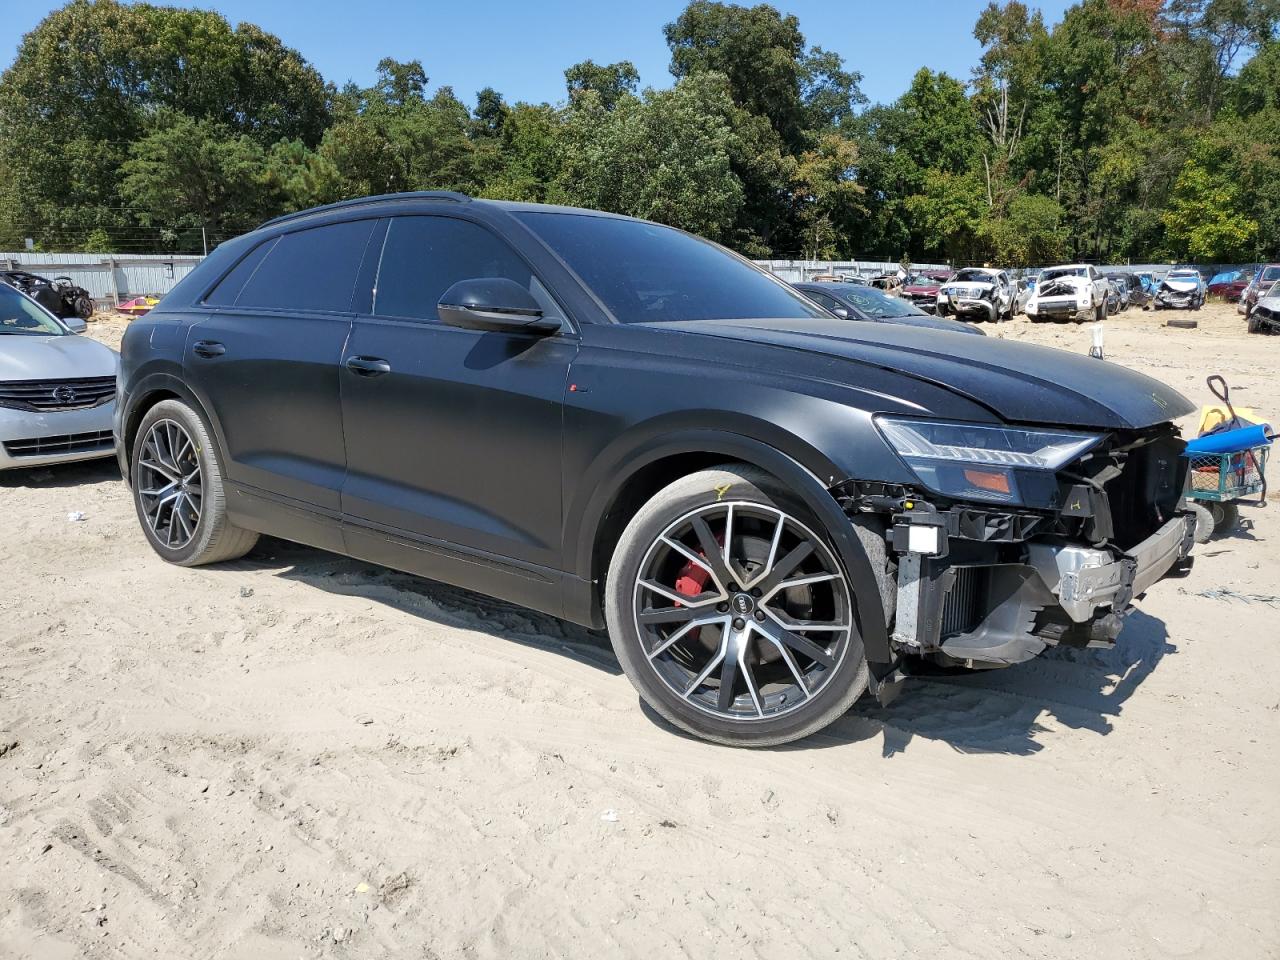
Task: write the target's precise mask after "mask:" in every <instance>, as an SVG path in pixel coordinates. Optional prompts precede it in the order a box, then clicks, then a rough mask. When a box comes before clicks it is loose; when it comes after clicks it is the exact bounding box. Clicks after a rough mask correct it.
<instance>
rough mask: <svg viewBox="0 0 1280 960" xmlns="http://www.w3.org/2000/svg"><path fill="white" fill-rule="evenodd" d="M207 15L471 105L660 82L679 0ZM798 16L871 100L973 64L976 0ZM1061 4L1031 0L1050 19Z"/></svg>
mask: <svg viewBox="0 0 1280 960" xmlns="http://www.w3.org/2000/svg"><path fill="white" fill-rule="evenodd" d="M169 2H170V3H173V4H175V5H177V6H190V7H203V8H208V9H215V10H217V11H219V12H220V13H222V14H223V16H225V17H226V18H227V19H228V20H230V21H231V22H232V23H239V22H241V21H245V20H248V21H251V22H254V23H257V24H258V25H259V26H261V27H263V28H264V29H266V30H269V31H271V32H272V33H274V34H276V35H278V36H279V37H281V38H282V39H283V40H284V42H285V43H287V44H288V45H289V46H292V47H295V48H296V49H298V50H299V51H301V52H302V54H303V56H305V57H306V58H307V59H308V60H310V61H311V62H312V63H313V64H314V65H315V66H316V68H317V69H319V70H320V72H321V73H322V74H323V75H324V77H325V79H326V80H332V81H334V82H335V83H337V84H338V85H341V84H342V83H343V82H345V81H346V80H354V81H356V82H357V83H359V84H361V85H368V84H369V83H370V82H371V81H372V79H373V74H374V69H375V67H376V65H377V63H378V61H379V60H380V59H381V58H382V57H385V56H391V57H395V58H396V59H398V60H412V59H415V58H416V59H419V60H421V61H422V62H423V64H424V66H425V67H426V70H427V74H428V75H429V76H430V77H431V84H432V87H433V88H434V87H435V86H438V85H442V84H449V85H451V86H452V87H453V88H454V91H455V92H456V93H457V94H458V96H460V97H461V98H462V99H463V100H465V101H467V102H468V103H470V102H473V100H474V97H475V93H476V91H477V90H479V89H480V88H481V87H484V86H493V87H496V88H497V89H498V90H499V91H501V92H502V94H503V95H504V96H505V97H506V98H507V99H508V100H509V101H513V102H514V101H516V100H530V101H542V100H550V101H556V100H560V99H562V98H563V97H564V75H563V74H564V69H565V67H568V66H570V65H571V64H573V63H576V62H578V61H579V60H585V59H587V58H591V59H593V60H595V61H596V62H597V63H610V62H613V61H615V60H631V61H632V62H633V63H635V65H636V67H637V68H638V69H639V71H640V81H641V84H642V85H652V86H667V85H668V84H669V83H670V82H671V76H670V74H669V73H668V72H667V64H668V62H669V59H670V58H669V54H668V50H667V46H666V43H665V42H664V40H663V37H662V27H663V25H664V24H666V23H668V22H669V21H671V20H674V19H675V18H676V17H677V16H679V14H680V11H681V10H682V9H683V7H684V6H685V2H684V0H637V2H630V3H616V2H615V3H608V2H603V3H602V2H596V3H588V2H582V0H579V2H570V0H533V2H529V0H468V2H463V3H459V2H456V0H452V2H447V3H445V2H437V0H357V2H352V0H203V2H187V0H169ZM61 5H62V4H61V3H59V2H51V0H0V7H3V8H5V9H4V15H3V17H2V18H0V64H3V65H4V66H8V64H9V63H10V62H11V61H12V59H13V56H14V53H15V52H16V49H17V46H18V43H19V42H20V40H21V38H22V34H24V33H26V32H27V31H28V30H30V29H32V28H33V27H35V26H36V24H38V23H39V22H40V20H41V19H42V18H43V17H44V16H45V14H47V13H48V12H49V11H50V10H54V9H56V8H57V7H59V6H61ZM773 5H774V6H776V7H778V8H779V9H780V10H782V11H784V12H786V13H793V14H795V15H796V16H797V17H798V18H799V19H800V28H801V30H802V31H803V32H804V34H805V37H806V39H807V40H808V41H809V43H810V44H817V45H819V46H821V47H824V48H826V49H828V50H834V51H835V52H837V53H839V54H840V55H841V56H843V57H844V59H845V63H846V64H848V65H849V66H851V67H853V68H854V69H856V70H859V71H861V73H862V74H863V77H864V79H863V83H862V89H863V91H864V92H865V93H866V94H867V96H868V97H870V99H871V101H872V102H873V103H875V102H879V101H882V102H888V101H891V100H893V99H895V98H896V97H898V96H899V95H900V94H901V93H902V92H903V91H904V90H905V89H906V88H907V85H908V84H909V83H910V82H911V76H912V74H914V73H915V72H916V70H918V69H919V68H920V67H922V66H927V67H930V68H932V69H934V70H945V71H947V72H948V73H951V74H953V75H955V76H957V77H960V78H961V79H965V80H967V79H968V78H969V70H970V68H971V67H972V66H973V64H974V63H975V62H976V61H977V58H978V52H979V50H978V44H977V42H976V41H975V40H974V39H973V24H974V21H975V20H976V19H977V16H978V13H979V11H981V10H982V8H983V7H985V6H986V0H896V2H894V0H890V2H887V3H886V2H885V0H844V2H839V0H774V4H773ZM1068 5H1069V4H1068V0H1042V2H1039V3H1035V2H1033V3H1032V6H1037V7H1039V8H1040V9H1041V10H1043V11H1044V14H1045V19H1046V20H1047V21H1048V22H1049V23H1055V22H1057V21H1058V20H1060V19H1061V17H1062V13H1063V11H1064V10H1065V9H1066V8H1067V6H1068Z"/></svg>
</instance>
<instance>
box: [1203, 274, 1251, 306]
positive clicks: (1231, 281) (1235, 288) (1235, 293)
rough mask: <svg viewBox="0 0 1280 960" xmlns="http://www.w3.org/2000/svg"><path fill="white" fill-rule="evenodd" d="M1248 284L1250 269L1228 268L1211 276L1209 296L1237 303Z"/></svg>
mask: <svg viewBox="0 0 1280 960" xmlns="http://www.w3.org/2000/svg"><path fill="white" fill-rule="evenodd" d="M1248 286H1249V271H1248V270H1227V271H1225V272H1223V273H1219V274H1215V275H1214V276H1212V277H1210V278H1209V296H1211V297H1221V298H1222V299H1223V300H1225V301H1227V303H1235V302H1236V301H1237V300H1239V299H1240V295H1241V294H1243V293H1244V291H1245V289H1246V288H1247V287H1248Z"/></svg>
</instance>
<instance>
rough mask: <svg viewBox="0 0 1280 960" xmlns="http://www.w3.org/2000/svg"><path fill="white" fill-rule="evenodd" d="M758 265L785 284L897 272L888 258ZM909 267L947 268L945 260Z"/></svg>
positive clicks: (801, 261)
mask: <svg viewBox="0 0 1280 960" xmlns="http://www.w3.org/2000/svg"><path fill="white" fill-rule="evenodd" d="M754 262H755V263H756V264H758V265H759V266H762V267H764V268H765V269H766V270H768V271H769V272H770V273H772V274H774V275H775V276H777V277H778V278H779V279H781V280H786V281H787V282H788V283H804V282H805V281H807V280H811V279H813V278H814V277H823V276H826V277H831V276H836V277H840V276H855V277H875V276H879V275H880V274H882V273H897V272H898V269H899V265H898V264H897V263H894V262H892V261H889V260H756V261H754ZM911 269H912V270H913V271H917V272H923V271H926V270H930V271H932V270H939V271H941V270H946V271H948V272H950V270H951V267H949V266H948V265H947V264H945V263H913V264H911Z"/></svg>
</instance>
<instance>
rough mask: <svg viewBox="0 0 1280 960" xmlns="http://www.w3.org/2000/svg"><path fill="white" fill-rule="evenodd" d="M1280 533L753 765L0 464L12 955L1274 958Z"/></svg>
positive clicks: (1214, 549) (1242, 535)
mask: <svg viewBox="0 0 1280 960" xmlns="http://www.w3.org/2000/svg"><path fill="white" fill-rule="evenodd" d="M1163 316H1164V315H1162V314H1161V315H1152V314H1145V315H1144V314H1141V313H1136V312H1133V311H1130V312H1129V313H1126V314H1123V315H1121V316H1120V317H1117V318H1114V319H1113V320H1111V321H1109V322H1108V324H1107V344H1106V346H1107V352H1108V355H1109V357H1110V358H1111V359H1113V360H1115V361H1117V362H1119V363H1122V364H1125V365H1127V366H1132V367H1135V368H1138V369H1141V370H1144V371H1147V372H1149V373H1153V374H1154V375H1156V376H1158V377H1161V378H1163V379H1165V380H1166V381H1168V382H1169V383H1171V384H1173V385H1175V386H1177V387H1179V388H1181V389H1183V390H1184V391H1186V392H1187V393H1188V395H1190V396H1191V397H1193V398H1194V399H1196V400H1197V401H1205V400H1208V394H1207V392H1206V391H1205V389H1204V386H1203V378H1204V376H1205V375H1206V374H1207V373H1213V372H1221V373H1223V374H1224V375H1226V376H1227V378H1228V379H1229V380H1230V381H1231V383H1232V384H1233V385H1234V387H1235V392H1236V396H1237V398H1238V399H1239V400H1240V402H1242V403H1243V402H1249V403H1251V404H1253V405H1255V406H1257V407H1259V408H1261V409H1263V410H1266V411H1268V412H1270V413H1271V414H1273V415H1274V416H1276V417H1278V418H1280V381H1277V379H1276V377H1275V375H1274V371H1275V369H1276V367H1277V362H1278V361H1280V339H1267V338H1258V337H1247V336H1246V335H1245V334H1244V333H1243V332H1242V331H1243V322H1242V321H1241V320H1240V319H1239V318H1238V317H1237V316H1236V314H1235V313H1234V311H1233V310H1232V309H1231V308H1223V307H1216V308H1209V309H1206V310H1205V311H1203V312H1202V313H1201V314H1200V318H1201V321H1202V323H1201V327H1200V329H1199V330H1195V331H1182V330H1171V329H1165V328H1163V327H1162V326H1161V325H1160V321H1161V320H1162V319H1163ZM122 329H123V322H122V321H119V322H98V323H94V324H93V325H91V335H94V336H97V337H100V338H102V339H104V340H107V341H108V342H118V337H119V333H120V331H121V330H122ZM988 329H989V330H991V331H992V332H995V331H994V328H988ZM999 332H1000V334H1001V335H1005V336H1009V337H1012V338H1018V339H1028V340H1036V341H1040V342H1046V343H1050V344H1053V345H1056V346H1060V347H1064V348H1067V349H1071V350H1078V351H1083V350H1086V349H1087V345H1088V333H1087V328H1076V327H1058V326H1037V325H1032V324H1030V323H1028V322H1026V321H1025V320H1020V321H1017V322H1015V323H1012V324H1008V325H1006V326H1004V327H1002V328H1000V331H999ZM73 510H78V511H83V512H84V513H85V514H86V515H87V519H86V520H84V521H83V522H68V520H67V514H68V512H69V511H73ZM1275 513H1280V509H1278V508H1277V507H1275V506H1273V507H1272V508H1271V509H1269V510H1253V511H1249V512H1247V513H1246V517H1247V518H1248V519H1247V522H1246V526H1245V527H1244V528H1242V529H1241V530H1240V531H1239V532H1237V533H1236V534H1235V535H1233V536H1230V537H1228V538H1225V539H1220V540H1216V541H1214V542H1212V543H1211V544H1209V545H1208V546H1207V547H1204V548H1201V549H1200V553H1199V556H1200V560H1199V563H1198V564H1197V566H1196V569H1195V571H1194V573H1193V575H1192V576H1191V577H1189V578H1188V579H1185V580H1181V581H1167V582H1164V583H1161V584H1159V585H1157V586H1156V587H1155V588H1154V589H1152V590H1151V592H1150V594H1149V595H1148V596H1147V598H1146V600H1145V601H1144V602H1143V603H1142V605H1141V612H1140V613H1137V614H1136V615H1134V616H1133V617H1132V618H1131V620H1130V622H1129V624H1128V626H1127V627H1126V629H1125V631H1124V633H1123V635H1122V636H1121V638H1120V641H1119V644H1118V646H1117V647H1116V648H1115V649H1114V650H1111V651H1105V652H1103V651H1088V652H1079V651H1075V652H1053V653H1051V654H1049V655H1046V656H1045V657H1043V658H1041V659H1039V660H1038V661H1035V662H1033V663H1030V664H1026V665H1023V666H1020V667H1015V668H1013V669H1009V670H1006V671H1002V672H994V673H985V674H972V675H966V676H960V677H939V678H932V679H922V680H919V681H917V682H915V683H914V685H913V686H911V687H910V688H909V689H907V691H906V692H905V693H904V694H903V695H902V696H901V697H900V698H899V699H898V700H897V701H896V702H895V703H894V704H893V705H891V706H890V707H889V708H879V707H877V706H875V705H873V704H871V703H870V702H865V701H864V702H863V703H860V704H859V705H858V706H856V707H855V709H854V710H853V711H852V712H851V713H850V714H849V715H848V716H847V717H845V718H844V719H843V720H841V721H840V722H839V723H837V724H836V725H834V726H833V727H831V728H830V729H829V730H828V731H827V732H826V733H824V734H822V735H820V736H817V737H815V738H812V739H811V740H809V741H807V742H805V743H802V744H799V745H795V746H793V747H790V748H787V749H778V750H772V751H762V752H744V751H735V750H730V749H725V748H721V747H715V746H709V745H706V744H703V743H700V742H696V741H693V740H690V739H687V738H684V737H682V736H680V735H678V734H676V733H675V732H673V731H672V730H671V729H670V728H668V727H667V726H665V725H664V724H663V723H662V722H661V721H660V720H658V719H657V718H655V717H654V716H653V715H652V714H650V713H648V712H646V711H645V710H643V709H641V708H640V706H639V704H638V700H637V697H636V695H635V694H634V693H633V692H632V689H631V687H630V685H629V684H628V683H627V681H626V679H625V678H624V677H623V676H622V675H621V674H620V673H619V670H618V667H617V665H616V662H615V661H614V659H613V657H612V655H611V653H610V652H609V649H608V647H607V645H606V643H605V641H604V638H603V637H601V636H598V635H595V634H592V633H590V632H588V631H585V630H581V629H579V628H577V627H573V626H569V625H566V624H563V623H560V622H558V621H555V620H552V619H550V618H547V617H544V616H540V615H536V614H531V613H528V612H525V611H522V610H519V609H516V608H513V607H510V606H507V605H505V604H501V603H496V602H493V601H491V600H486V599H484V598H481V597H477V596H475V595H472V594H469V593H467V592H466V591H462V590H456V589H452V588H446V587H441V586H439V585H435V584H432V583H430V582H426V581H421V580H415V579H413V578H410V577H407V576H403V575H400V574H397V573H393V572H390V571H386V570H379V569H371V568H369V567H368V566H367V565H364V564H361V563H357V562H354V561H350V560H346V559H342V558H339V557H335V556H332V555H329V554H324V553H320V552H317V551H314V550H309V549H304V548H300V547H295V546H290V545H286V544H282V543H280V542H278V541H263V542H262V543H261V545H260V546H259V547H258V548H257V549H256V550H255V552H254V553H252V554H251V555H250V556H249V557H248V558H246V559H245V560H243V561H240V562H237V563H234V564H229V565H226V566H223V567H218V568H213V569H208V568H206V569H198V570H182V569H178V568H175V567H170V566H166V565H165V564H164V563H162V562H161V561H160V560H159V559H158V558H156V557H155V556H154V555H153V554H152V553H151V552H150V550H149V549H148V548H147V546H146V544H145V542H144V541H143V538H142V536H141V534H140V533H139V532H138V530H137V525H136V520H135V518H134V515H133V510H132V506H131V504H130V501H129V499H128V497H127V495H126V492H125V490H124V488H123V486H122V485H121V483H120V481H119V478H118V475H117V474H116V472H115V468H114V466H112V465H111V464H110V463H100V464H98V465H88V466H78V467H69V468H63V469H58V470H42V471H34V472H27V473H11V474H8V475H5V476H3V477H0V534H2V536H0V957H5V958H10V957H38V958H41V960H45V958H53V960H58V958H71V957H135V956H162V957H210V958H214V957H216V958H223V957H229V958H245V960H248V958H254V960H257V958H266V960H270V958H277V957H279V958H310V957H362V958H363V957H381V956H396V957H429V958H452V957H468V958H485V957H495V958H498V957H501V958H509V957H548V958H551V957H571V956H584V957H585V956H591V957H612V956H636V957H641V956H643V957H675V956H687V957H711V956H717V957H739V956H758V957H770V958H772V957H777V958H786V957H803V956H810V957H832V956H835V955H836V954H840V955H841V956H853V957H875V958H883V957H953V956H954V957H993V958H994V957H1000V958H1007V957H1022V956H1026V957H1081V958H1085V957H1088V958H1093V957H1125V958H1140V957H1178V958H1184V957H1231V958H1233V960H1234V958H1255V957H1276V956H1280V906H1278V898H1280V848H1278V846H1277V844H1278V842H1280V831H1278V830H1277V818H1276V814H1275V803H1276V798H1277V796H1278V795H1280V763H1278V762H1277V761H1278V760H1280V756H1278V753H1280V751H1278V750H1277V746H1276V744H1277V734H1278V733H1280V683H1278V682H1277V677H1280V599H1277V598H1275V597H1274V594H1276V593H1280V590H1277V583H1276V580H1277V574H1280V555H1278V551H1280V536H1278V537H1277V539H1275V540H1273V539H1271V537H1272V534H1273V532H1275V531H1277V530H1278V529H1280V527H1277V523H1280V521H1278V520H1277V519H1275V518H1274V517H1273V516H1272V514H1275ZM1220 588H1229V589H1230V590H1232V591H1235V592H1236V594H1239V595H1253V597H1252V599H1229V598H1224V597H1222V595H1216V596H1215V595H1212V594H1211V595H1210V596H1205V595H1203V594H1204V593H1205V592H1206V591H1208V592H1212V591H1216V590H1218V589H1220ZM1268 598H1270V599H1271V601H1272V602H1267V600H1268Z"/></svg>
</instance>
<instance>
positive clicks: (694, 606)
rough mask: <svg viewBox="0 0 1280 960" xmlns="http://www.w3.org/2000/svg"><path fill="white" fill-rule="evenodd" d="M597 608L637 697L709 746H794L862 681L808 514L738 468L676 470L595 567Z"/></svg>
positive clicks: (758, 476) (826, 557) (833, 578)
mask: <svg viewBox="0 0 1280 960" xmlns="http://www.w3.org/2000/svg"><path fill="white" fill-rule="evenodd" d="M605 616H606V620H607V621H608V625H609V636H610V638H611V639H612V641H613V648H614V650H615V651H616V653H617V655H618V660H619V662H620V663H621V664H622V668H623V670H624V671H625V672H626V674H627V677H628V678H629V679H630V680H631V682H632V683H633V684H634V685H635V687H636V689H637V690H638V691H639V693H640V696H641V697H643V698H644V700H645V702H646V703H648V704H649V705H650V706H651V707H652V708H653V709H654V710H656V711H657V712H658V713H659V714H661V715H662V716H663V717H665V718H666V719H667V720H669V721H670V722H671V723H673V724H675V725H676V726H678V727H680V728H681V729H683V730H686V731H688V732H689V733H692V734H694V735H695V736H698V737H702V738H703V739H706V740H712V741H715V742H717V743H726V744H732V745H736V746H771V745H774V744H779V743H787V742H789V741H792V740H798V739H800V738H801V737H805V736H808V735H809V734H811V733H814V732H816V731H818V730H820V729H822V728H823V727H825V726H827V725H828V724H829V723H831V722H832V721H834V720H835V719H837V718H838V717H839V716H841V715H842V714H843V713H845V711H847V710H848V709H849V707H850V706H851V705H852V704H853V702H854V701H855V700H856V699H857V698H858V697H859V696H860V695H861V694H862V692H863V691H864V690H865V689H866V687H867V664H866V660H865V658H864V656H863V649H862V639H861V635H860V633H859V631H858V627H857V624H856V622H855V620H854V607H853V596H852V593H851V590H850V587H849V582H848V579H847V577H846V576H845V573H844V569H843V567H842V566H841V564H840V561H839V559H838V558H837V556H836V554H835V552H834V551H833V550H832V549H831V547H830V546H829V545H828V543H827V540H826V537H825V536H824V535H823V533H822V532H821V529H820V527H819V526H818V525H817V524H816V522H815V521H814V520H813V519H812V517H810V516H809V515H808V512H807V511H806V510H805V509H804V508H803V507H802V506H801V505H800V504H798V503H797V502H796V501H795V500H794V499H793V498H791V497H789V496H788V495H787V493H786V492H785V491H784V490H782V489H781V488H780V487H779V485H778V484H777V483H776V482H775V481H774V480H773V479H772V478H771V477H769V476H768V475H767V474H765V473H763V472H762V471H759V470H756V469H753V468H750V467H739V466H736V465H726V466H724V467H720V468H717V469H712V470H704V471H701V472H699V473H695V474H692V475H690V476H688V477H684V478H683V479H681V480H677V481H676V482H675V483H673V484H671V485H670V486H669V487H667V488H666V489H665V490H663V491H661V492H660V493H659V494H657V495H656V496H655V497H654V498H653V499H652V500H650V501H649V503H647V504H646V505H645V506H644V507H643V508H641V510H640V511H639V512H638V513H637V514H636V515H635V517H633V518H632V520H631V523H630V524H628V526H627V529H626V530H625V531H624V532H623V534H622V537H621V539H620V540H619V541H618V545H617V548H616V549H615V551H614V555H613V560H612V562H611V563H610V565H609V573H608V578H607V581H606V584H605Z"/></svg>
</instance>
